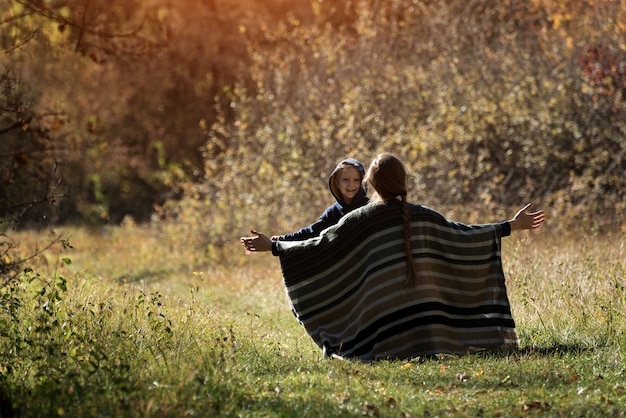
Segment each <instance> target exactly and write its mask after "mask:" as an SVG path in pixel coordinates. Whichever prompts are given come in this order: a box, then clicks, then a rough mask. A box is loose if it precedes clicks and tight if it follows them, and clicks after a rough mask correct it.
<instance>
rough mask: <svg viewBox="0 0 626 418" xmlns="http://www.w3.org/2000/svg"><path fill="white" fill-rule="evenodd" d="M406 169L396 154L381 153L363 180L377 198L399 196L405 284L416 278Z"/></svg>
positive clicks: (408, 284) (385, 199) (412, 283)
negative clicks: (405, 271)
mask: <svg viewBox="0 0 626 418" xmlns="http://www.w3.org/2000/svg"><path fill="white" fill-rule="evenodd" d="M407 177H408V174H407V171H406V168H405V167H404V164H402V161H400V160H399V159H398V158H397V157H396V156H394V155H392V154H389V153H383V154H380V155H379V156H378V157H376V159H374V161H372V164H370V166H369V169H368V170H367V173H366V174H365V178H364V179H363V182H364V183H365V184H367V186H369V187H371V188H373V189H374V192H375V193H376V195H377V200H382V201H388V200H393V199H396V198H398V197H399V198H400V201H401V202H402V224H403V227H404V251H405V253H406V258H407V286H413V285H414V284H415V282H416V280H417V266H416V265H415V260H413V255H412V253H411V219H410V217H409V205H408V203H407V201H406V195H407V189H406V183H407Z"/></svg>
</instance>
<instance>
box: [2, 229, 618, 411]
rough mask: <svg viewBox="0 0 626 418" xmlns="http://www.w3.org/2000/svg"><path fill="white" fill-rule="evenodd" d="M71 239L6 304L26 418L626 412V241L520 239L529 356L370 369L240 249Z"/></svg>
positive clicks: (517, 297)
mask: <svg viewBox="0 0 626 418" xmlns="http://www.w3.org/2000/svg"><path fill="white" fill-rule="evenodd" d="M63 233H64V234H67V235H70V242H71V244H72V246H73V248H70V249H66V250H61V249H59V252H54V251H53V252H48V253H46V255H45V256H41V257H39V259H37V260H36V262H35V263H34V264H35V265H34V266H33V268H34V271H32V272H28V273H27V274H25V276H24V277H23V279H22V281H21V282H20V283H19V284H15V285H13V286H8V287H5V288H4V289H3V290H2V293H1V296H2V297H1V299H0V301H1V302H0V303H2V310H1V311H0V330H1V334H0V355H1V357H0V359H1V363H0V388H1V389H2V392H3V394H4V397H5V398H8V399H10V402H11V404H12V407H13V408H14V409H15V411H16V412H17V413H19V415H20V416H24V417H43V416H68V417H78V416H85V417H88V416H94V417H95V416H106V417H126V416H129V417H183V416H200V417H206V416H224V417H239V416H242V417H265V416H267V417H275V416H278V417H281V416H283V417H309V416H311V417H334V416H337V417H342V416H343V417H353V416H381V417H383V416H384V417H387V416H390V417H409V416H411V417H423V416H428V417H434V416H443V417H445V416H502V417H508V416H572V417H573V416H576V417H578V416H589V417H601V416H607V417H608V416H624V415H626V412H624V411H625V409H624V406H623V405H626V364H625V359H626V335H625V333H624V331H625V323H626V321H625V319H626V293H625V292H626V291H625V290H624V286H625V285H626V277H625V274H626V273H625V270H626V269H625V266H624V260H625V255H626V248H625V247H626V241H625V239H624V237H623V236H621V235H617V234H616V235H615V236H604V237H600V236H596V237H582V236H581V237H578V236H575V235H573V236H568V237H563V236H559V237H556V236H553V235H551V233H550V231H549V230H547V229H546V230H543V231H539V232H538V233H533V234H526V233H522V234H519V235H516V236H514V237H510V238H507V239H505V241H504V263H505V272H506V274H507V278H508V290H509V296H510V299H511V304H512V308H513V314H514V317H515V319H516V322H517V326H518V332H519V335H520V339H521V348H520V350H518V351H515V352H509V353H497V354H494V353H492V354H476V355H468V356H460V357H457V356H436V357H432V358H420V359H415V360H412V361H383V362H378V363H374V364H364V363H361V362H350V361H338V360H325V359H322V357H321V353H320V350H319V349H318V348H317V347H316V346H314V344H313V343H312V341H311V339H310V338H309V337H308V336H307V335H306V333H305V332H304V331H303V329H301V328H300V326H299V325H298V324H297V322H296V320H295V319H294V317H293V315H292V313H291V311H290V309H289V306H288V303H287V299H286V295H285V292H284V289H283V287H282V283H281V278H280V269H279V265H278V260H277V259H276V258H274V257H272V256H271V255H269V254H255V255H252V256H245V255H244V254H243V251H242V250H241V248H240V247H239V245H238V242H237V240H236V239H233V243H232V249H229V253H230V255H229V257H228V260H227V261H228V263H226V262H223V263H221V264H220V265H218V264H216V263H208V262H206V263H203V262H202V258H201V257H199V256H198V255H197V254H195V253H194V252H193V251H191V250H189V249H188V248H187V246H186V245H185V242H184V238H181V237H172V236H166V235H162V234H159V233H158V232H155V231H150V230H147V229H143V228H140V227H126V228H123V227H120V228H111V229H106V230H91V231H86V230H80V229H76V230H71V231H63ZM19 239H20V241H21V242H22V246H21V247H20V250H21V251H24V252H26V251H27V249H28V248H29V246H32V245H34V243H35V242H37V241H40V242H42V241H45V240H46V239H48V238H47V237H41V236H39V235H36V234H34V233H23V234H21V235H20V236H19ZM63 258H67V259H66V260H65V261H64V260H63ZM70 260H71V263H70Z"/></svg>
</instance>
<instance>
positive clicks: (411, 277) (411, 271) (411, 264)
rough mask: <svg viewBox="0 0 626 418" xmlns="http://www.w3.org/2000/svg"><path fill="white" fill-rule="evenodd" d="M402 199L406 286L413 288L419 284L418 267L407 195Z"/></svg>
mask: <svg viewBox="0 0 626 418" xmlns="http://www.w3.org/2000/svg"><path fill="white" fill-rule="evenodd" d="M400 197H401V199H402V224H403V226H404V252H405V253H406V264H407V266H406V267H407V268H406V286H407V287H413V286H415V283H416V282H417V266H416V265H415V260H414V259H413V254H412V253H411V218H410V216H409V205H408V203H407V201H406V194H403V195H401V196H400Z"/></svg>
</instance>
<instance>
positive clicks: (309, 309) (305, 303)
mask: <svg viewBox="0 0 626 418" xmlns="http://www.w3.org/2000/svg"><path fill="white" fill-rule="evenodd" d="M364 182H366V183H367V188H369V190H373V191H374V193H375V196H374V198H373V199H372V202H371V203H370V204H368V205H366V206H363V207H362V208H359V209H357V210H355V211H353V212H351V213H349V214H348V215H346V216H345V217H343V218H342V219H341V220H340V221H339V223H338V224H337V225H335V226H333V227H330V228H328V229H326V230H324V231H322V233H321V234H320V235H319V236H318V237H315V238H311V239H308V240H305V241H293V242H282V241H271V240H270V239H269V237H267V236H265V235H263V234H261V233H258V232H256V231H254V230H253V231H252V232H253V234H255V236H252V237H242V238H241V242H242V245H243V246H244V247H245V248H246V250H247V251H251V252H254V251H270V250H271V251H272V253H273V254H274V255H276V256H279V257H280V262H281V268H282V272H283V280H284V284H285V287H286V289H287V295H288V297H289V301H290V303H291V306H292V310H293V312H294V313H295V315H296V317H297V318H298V320H299V321H300V322H301V323H302V325H303V326H304V328H305V329H306V331H307V333H308V334H309V335H310V336H311V338H312V339H313V340H314V342H315V343H316V344H317V345H318V346H319V347H320V348H322V350H323V352H324V354H325V355H327V356H333V357H335V356H342V357H351V358H358V359H361V360H365V361H371V360H377V359H390V358H394V359H397V358H411V357H416V356H421V355H430V354H438V353H451V354H464V353H467V352H471V351H475V350H484V349H491V350H494V349H496V350H497V349H510V348H515V347H517V346H518V344H519V340H518V338H517V333H516V330H515V322H514V320H513V317H512V315H511V310H510V305H509V300H508V296H507V292H506V286H505V277H504V273H503V270H502V260H501V254H500V250H501V238H502V237H505V236H508V235H510V233H511V231H514V230H524V229H536V228H539V227H540V226H541V225H542V223H543V222H544V220H545V214H544V212H543V211H537V212H528V209H529V208H530V206H531V205H530V203H529V204H527V205H526V206H524V207H523V208H522V209H520V210H519V211H518V212H517V214H516V215H515V216H514V217H513V219H511V220H509V221H504V222H499V223H488V224H480V225H466V224H463V223H459V222H454V221H450V220H447V219H446V218H444V217H443V216H442V215H441V214H439V213H437V212H435V211H433V210H432V209H429V208H427V207H425V206H422V205H417V204H411V203H408V202H407V200H406V195H407V187H406V184H407V172H406V169H405V167H404V164H402V162H401V161H400V160H399V159H398V158H397V157H395V156H393V155H392V154H388V153H384V154H381V155H379V156H378V157H377V158H376V159H375V160H374V161H373V162H372V163H371V165H370V167H369V169H368V171H367V173H366V176H365V179H364Z"/></svg>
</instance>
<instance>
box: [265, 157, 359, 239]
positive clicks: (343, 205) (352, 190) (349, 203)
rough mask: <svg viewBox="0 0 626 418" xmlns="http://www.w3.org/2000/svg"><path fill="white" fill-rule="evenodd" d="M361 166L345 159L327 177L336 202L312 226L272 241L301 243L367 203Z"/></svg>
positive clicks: (352, 160)
mask: <svg viewBox="0 0 626 418" xmlns="http://www.w3.org/2000/svg"><path fill="white" fill-rule="evenodd" d="M363 176H365V169H364V168H363V164H361V163H360V162H359V161H357V160H355V159H354V158H346V159H345V160H343V161H341V162H340V163H339V164H337V167H335V169H334V170H333V172H332V173H331V174H330V176H329V177H328V187H329V188H330V193H331V194H332V195H333V197H334V198H335V200H336V202H335V203H334V204H333V205H331V206H329V207H328V208H326V210H325V211H324V213H323V214H322V216H320V218H319V219H318V220H317V221H316V222H315V223H313V224H311V225H309V226H307V227H304V228H302V229H300V230H299V231H296V232H292V233H291V234H285V235H278V236H273V237H272V238H271V239H272V240H273V241H303V240H305V239H308V238H312V237H316V236H318V235H319V233H320V232H322V231H323V230H324V229H326V228H328V227H330V226H333V225H335V224H336V223H337V222H339V219H341V218H342V217H343V216H344V215H346V214H347V213H349V212H351V211H353V210H354V209H356V208H359V207H361V206H363V205H366V204H367V203H368V202H369V199H368V197H367V194H366V192H365V190H364V189H363V186H362V183H363Z"/></svg>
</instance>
